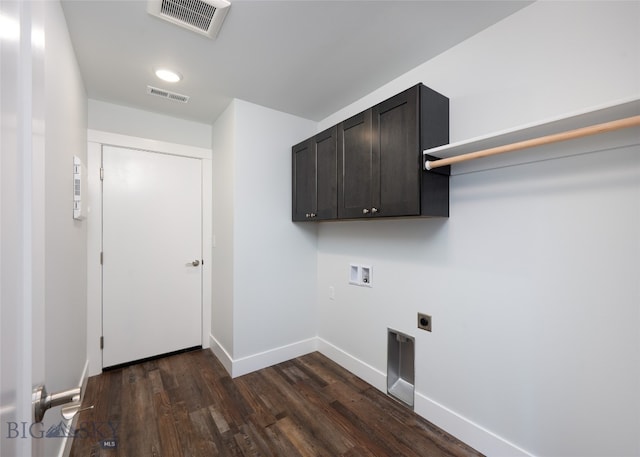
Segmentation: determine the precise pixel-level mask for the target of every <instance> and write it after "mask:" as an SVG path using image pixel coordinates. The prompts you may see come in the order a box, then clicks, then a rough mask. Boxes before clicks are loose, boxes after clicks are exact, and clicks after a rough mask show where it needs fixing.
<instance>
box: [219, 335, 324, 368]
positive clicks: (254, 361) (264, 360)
mask: <svg viewBox="0 0 640 457" xmlns="http://www.w3.org/2000/svg"><path fill="white" fill-rule="evenodd" d="M209 339H210V341H211V347H210V349H211V351H212V352H213V353H214V354H215V355H216V357H217V358H218V359H219V360H220V362H222V365H223V366H224V367H225V369H226V370H227V372H228V373H229V374H230V375H231V377H232V378H236V377H238V376H242V375H244V374H247V373H251V372H253V371H257V370H260V369H262V368H266V367H270V366H272V365H276V364H278V363H281V362H285V361H287V360H291V359H294V358H296V357H300V356H302V355H305V354H309V353H310V352H314V351H315V350H317V339H316V338H315V337H313V338H309V339H306V340H302V341H298V342H295V343H292V344H287V345H285V346H281V347H278V348H274V349H269V350H268V351H264V352H259V353H257V354H253V355H250V356H247V357H241V358H239V359H233V358H232V357H231V356H230V355H229V353H228V352H227V351H226V349H225V348H224V347H222V345H221V344H220V343H219V342H218V340H216V339H215V337H214V336H213V335H209Z"/></svg>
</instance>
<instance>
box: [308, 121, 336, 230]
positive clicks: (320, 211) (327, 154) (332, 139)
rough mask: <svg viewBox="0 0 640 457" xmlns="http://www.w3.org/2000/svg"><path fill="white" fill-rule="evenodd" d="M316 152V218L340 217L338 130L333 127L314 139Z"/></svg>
mask: <svg viewBox="0 0 640 457" xmlns="http://www.w3.org/2000/svg"><path fill="white" fill-rule="evenodd" d="M313 145H314V147H315V150H316V211H315V213H316V218H317V219H319V220H328V219H335V218H336V217H338V155H337V154H338V152H337V146H338V145H337V128H336V127H332V128H330V129H328V130H325V131H324V132H322V133H320V134H318V135H316V136H315V137H314V139H313Z"/></svg>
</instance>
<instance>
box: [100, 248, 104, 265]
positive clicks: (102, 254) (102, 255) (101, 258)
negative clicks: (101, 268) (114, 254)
mask: <svg viewBox="0 0 640 457" xmlns="http://www.w3.org/2000/svg"><path fill="white" fill-rule="evenodd" d="M103 260H104V253H103V252H102V251H101V252H100V265H102V261H103Z"/></svg>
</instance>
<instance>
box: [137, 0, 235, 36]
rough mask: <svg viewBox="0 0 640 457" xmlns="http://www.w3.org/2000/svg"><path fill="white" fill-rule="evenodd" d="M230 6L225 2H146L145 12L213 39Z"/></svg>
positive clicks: (181, 0)
mask: <svg viewBox="0 0 640 457" xmlns="http://www.w3.org/2000/svg"><path fill="white" fill-rule="evenodd" d="M230 6H231V3H229V2H228V1H227V0H148V3H147V11H148V12H149V14H152V15H153V16H157V17H159V18H160V19H164V20H165V21H169V22H172V23H174V24H176V25H179V26H180V27H183V28H185V29H187V30H191V31H192V32H196V33H200V34H202V35H205V36H208V37H209V38H215V36H216V35H217V34H218V31H219V30H220V27H222V22H223V21H224V17H225V16H226V15H227V12H228V11H229V7H230Z"/></svg>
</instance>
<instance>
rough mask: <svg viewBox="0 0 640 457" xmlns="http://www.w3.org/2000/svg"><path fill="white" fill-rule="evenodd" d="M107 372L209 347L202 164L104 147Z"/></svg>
mask: <svg viewBox="0 0 640 457" xmlns="http://www.w3.org/2000/svg"><path fill="white" fill-rule="evenodd" d="M102 163H103V168H104V180H103V239H102V246H103V253H104V255H103V268H102V275H103V289H102V290H103V302H102V313H103V316H102V322H103V337H104V349H103V354H102V366H103V367H110V366H114V365H118V364H122V363H126V362H131V361H134V360H139V359H143V358H147V357H151V356H155V355H160V354H164V353H167V352H173V351H177V350H181V349H185V348H189V347H193V346H199V345H201V342H202V335H201V332H202V330H201V329H202V325H201V324H202V266H201V259H202V229H201V227H202V202H201V200H202V162H201V160H199V159H194V158H188V157H179V156H173V155H167V154H159V153H154V152H148V151H141V150H134V149H125V148H118V147H112V146H104V147H103V152H102Z"/></svg>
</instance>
